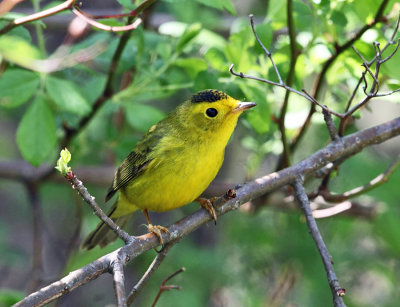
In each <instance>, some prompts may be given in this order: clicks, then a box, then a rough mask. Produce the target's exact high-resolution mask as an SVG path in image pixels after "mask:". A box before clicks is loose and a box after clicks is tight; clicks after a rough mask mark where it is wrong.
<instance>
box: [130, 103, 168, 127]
mask: <svg viewBox="0 0 400 307" xmlns="http://www.w3.org/2000/svg"><path fill="white" fill-rule="evenodd" d="M125 114H126V118H127V120H128V123H129V124H130V125H131V126H132V127H133V128H135V129H137V130H139V131H140V132H147V131H148V130H149V129H150V128H151V126H153V125H154V124H156V123H158V122H159V121H160V120H161V119H163V118H164V117H165V113H164V112H162V111H160V110H159V109H157V108H155V107H152V106H149V105H146V104H139V103H129V104H126V105H125Z"/></svg>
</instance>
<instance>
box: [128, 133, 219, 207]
mask: <svg viewBox="0 0 400 307" xmlns="http://www.w3.org/2000/svg"><path fill="white" fill-rule="evenodd" d="M163 143H166V144H168V143H169V144H170V145H171V144H174V145H173V146H172V147H171V146H166V144H163ZM225 146H226V142H223V141H222V142H221V141H215V142H211V141H208V140H204V141H201V140H197V141H196V142H190V141H189V140H186V142H185V141H181V142H177V140H176V139H174V140H173V142H171V140H169V139H168V137H167V138H164V139H163V140H162V141H161V142H160V144H159V146H158V148H157V149H156V150H155V151H154V156H155V158H154V159H153V160H152V162H151V163H150V164H149V165H148V167H147V168H146V171H145V172H144V173H143V174H142V175H141V176H140V177H139V178H137V179H136V180H134V181H132V182H131V183H129V184H128V185H127V186H126V187H125V188H123V189H122V190H121V193H122V194H123V197H124V198H125V199H126V200H127V201H128V202H129V203H130V204H131V205H134V206H136V207H137V208H140V209H147V210H149V211H158V212H160V211H167V210H172V209H175V208H178V207H181V206H183V205H185V204H187V203H190V202H192V201H193V200H195V199H196V198H197V197H198V196H199V195H200V194H201V193H202V192H203V191H204V190H205V189H206V188H207V187H208V185H209V184H210V183H211V181H212V180H213V179H214V178H215V176H216V175H217V173H218V171H219V169H220V167H221V165H222V162H223V160H224V149H225Z"/></svg>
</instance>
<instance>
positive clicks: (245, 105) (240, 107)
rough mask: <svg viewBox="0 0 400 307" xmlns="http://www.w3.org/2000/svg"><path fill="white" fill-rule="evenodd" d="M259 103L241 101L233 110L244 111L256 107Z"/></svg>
mask: <svg viewBox="0 0 400 307" xmlns="http://www.w3.org/2000/svg"><path fill="white" fill-rule="evenodd" d="M256 105H257V104H256V103H254V102H239V103H238V104H237V106H236V108H234V109H233V112H235V113H236V112H243V111H244V110H247V109H250V108H252V107H255V106H256Z"/></svg>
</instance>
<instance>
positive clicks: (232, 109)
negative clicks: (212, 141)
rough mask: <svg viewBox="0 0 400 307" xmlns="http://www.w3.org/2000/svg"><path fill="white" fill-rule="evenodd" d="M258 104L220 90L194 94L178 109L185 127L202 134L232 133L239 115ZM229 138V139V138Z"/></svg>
mask: <svg viewBox="0 0 400 307" xmlns="http://www.w3.org/2000/svg"><path fill="white" fill-rule="evenodd" d="M255 105H256V104H255V103H254V102H241V101H239V100H236V99H234V98H232V97H230V96H229V95H227V94H225V93H224V92H221V91H218V90H204V91H200V92H198V93H197V94H194V95H193V96H192V97H191V99H189V100H187V101H185V102H184V103H183V104H182V105H181V106H180V107H179V108H178V114H179V115H178V116H179V118H181V119H182V120H183V121H184V124H185V126H187V127H193V128H194V129H195V130H197V131H199V132H200V133H202V131H204V132H210V133H219V132H221V133H222V132H224V134H229V136H230V134H231V133H232V131H233V129H234V128H235V126H236V123H237V120H238V118H239V115H240V114H241V113H242V112H243V111H245V110H247V109H250V108H252V107H254V106H255ZM228 138H229V137H228Z"/></svg>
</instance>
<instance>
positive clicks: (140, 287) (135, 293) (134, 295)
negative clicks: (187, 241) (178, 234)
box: [128, 242, 176, 306]
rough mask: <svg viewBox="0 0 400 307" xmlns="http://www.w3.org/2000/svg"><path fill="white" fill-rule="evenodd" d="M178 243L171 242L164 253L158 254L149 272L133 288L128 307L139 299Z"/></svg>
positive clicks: (164, 249) (165, 246) (165, 247)
mask: <svg viewBox="0 0 400 307" xmlns="http://www.w3.org/2000/svg"><path fill="white" fill-rule="evenodd" d="M175 243H176V242H170V243H168V244H165V245H164V247H163V249H162V251H161V252H160V253H158V254H157V256H156V257H155V258H154V260H153V262H152V263H151V264H150V266H149V268H148V269H147V271H146V272H145V273H144V275H143V276H142V278H141V279H140V280H139V281H138V282H137V284H136V285H135V286H134V287H133V288H132V290H131V292H130V293H129V295H128V306H130V305H131V304H132V303H133V302H134V301H135V300H136V298H137V297H138V295H139V293H140V292H141V291H142V290H143V288H144V286H145V285H146V284H147V282H148V281H149V279H150V278H151V277H152V276H153V274H154V273H155V272H156V271H157V269H158V267H159V266H160V264H161V263H162V262H163V260H164V259H165V257H166V256H167V254H168V252H169V251H170V250H171V248H172V246H174V245H175Z"/></svg>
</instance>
